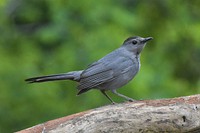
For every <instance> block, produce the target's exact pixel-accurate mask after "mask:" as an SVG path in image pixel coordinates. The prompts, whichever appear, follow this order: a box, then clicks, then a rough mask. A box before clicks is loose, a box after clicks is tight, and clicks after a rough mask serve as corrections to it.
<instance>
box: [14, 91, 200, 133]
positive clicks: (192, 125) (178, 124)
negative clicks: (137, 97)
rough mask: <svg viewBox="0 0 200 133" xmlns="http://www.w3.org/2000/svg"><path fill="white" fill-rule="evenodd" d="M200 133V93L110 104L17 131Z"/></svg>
mask: <svg viewBox="0 0 200 133" xmlns="http://www.w3.org/2000/svg"><path fill="white" fill-rule="evenodd" d="M41 132H43V133H163V132H167V133H184V132H185V133H200V95H192V96H185V97H179V98H173V99H159V100H143V101H136V102H126V103H119V104H114V105H107V106H103V107H99V108H96V109H92V110H88V111H85V112H80V113H77V114H73V115H70V116H66V117H63V118H58V119H55V120H51V121H48V122H45V123H43V124H39V125H36V126H34V127H31V128H28V129H25V130H22V131H19V132H17V133H41Z"/></svg>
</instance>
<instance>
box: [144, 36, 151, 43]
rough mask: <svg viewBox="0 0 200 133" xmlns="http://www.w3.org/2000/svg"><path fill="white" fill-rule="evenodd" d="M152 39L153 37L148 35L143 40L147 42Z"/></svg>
mask: <svg viewBox="0 0 200 133" xmlns="http://www.w3.org/2000/svg"><path fill="white" fill-rule="evenodd" d="M152 39H153V37H147V38H144V40H142V42H143V43H146V42H148V41H150V40H152Z"/></svg>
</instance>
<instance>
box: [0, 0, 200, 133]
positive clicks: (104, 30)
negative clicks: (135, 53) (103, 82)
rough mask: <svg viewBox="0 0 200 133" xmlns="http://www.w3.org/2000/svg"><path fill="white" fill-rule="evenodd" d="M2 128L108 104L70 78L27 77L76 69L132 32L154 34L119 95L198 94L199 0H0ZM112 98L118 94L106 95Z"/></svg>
mask: <svg viewBox="0 0 200 133" xmlns="http://www.w3.org/2000/svg"><path fill="white" fill-rule="evenodd" d="M0 10H1V12H0V118H1V119H0V132H1V133H5V132H13V131H18V130H21V129H24V128H27V127H30V126H33V125H36V124H39V123H43V122H45V121H48V120H51V119H56V118H59V117H63V116H66V115H69V114H73V113H76V112H80V111H84V110H88V109H91V108H96V107H100V106H103V105H106V104H110V103H109V101H108V100H107V99H106V98H105V97H104V96H103V95H102V94H101V93H99V92H98V91H95V90H93V91H89V92H88V93H86V94H83V95H81V96H79V97H76V93H77V90H76V83H74V82H72V81H67V82H66V81H59V82H51V83H50V82H49V83H42V84H31V85H28V84H26V83H25V82H24V79H25V78H28V77H32V76H40V75H47V74H55V73H63V72H68V71H72V70H80V69H84V68H86V67H87V65H88V64H90V63H92V62H93V61H95V60H97V59H99V58H101V57H103V56H104V55H106V54H107V53H109V52H111V51H112V50H114V49H116V48H118V47H119V46H120V45H121V44H122V42H123V41H124V40H125V39H126V38H127V37H129V36H134V35H139V36H142V37H147V36H152V37H153V38H154V40H153V41H151V42H149V43H148V45H147V46H146V48H145V49H144V51H143V53H142V56H141V64H142V66H141V70H140V72H139V74H138V75H137V76H136V78H135V79H134V80H133V82H131V83H129V84H128V85H126V86H124V87H123V88H122V89H120V90H119V92H121V93H123V94H125V95H128V96H130V97H133V98H135V99H157V98H170V97H177V96H183V95H190V94H196V93H200V67H199V66H200V1H199V0H190V1H189V0H101V1H96V0H0ZM110 95H111V96H112V97H113V99H114V100H115V101H117V102H122V101H123V99H121V98H119V97H116V96H114V95H112V94H110Z"/></svg>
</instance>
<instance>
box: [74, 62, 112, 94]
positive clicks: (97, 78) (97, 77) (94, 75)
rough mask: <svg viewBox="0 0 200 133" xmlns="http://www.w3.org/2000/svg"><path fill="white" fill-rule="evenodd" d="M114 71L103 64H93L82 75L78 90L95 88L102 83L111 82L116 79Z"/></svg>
mask: <svg viewBox="0 0 200 133" xmlns="http://www.w3.org/2000/svg"><path fill="white" fill-rule="evenodd" d="M113 73H114V71H113V70H112V69H111V68H110V67H109V66H107V65H106V64H104V63H102V62H95V63H93V64H91V65H90V66H89V67H88V68H87V69H86V70H85V71H83V73H82V74H81V79H80V82H79V83H80V84H79V85H78V90H84V89H90V88H94V87H96V86H98V85H100V84H102V83H105V82H107V81H110V80H112V79H113V78H114V75H113Z"/></svg>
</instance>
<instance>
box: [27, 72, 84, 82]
mask: <svg viewBox="0 0 200 133" xmlns="http://www.w3.org/2000/svg"><path fill="white" fill-rule="evenodd" d="M81 73H82V71H74V72H68V73H62V74H54V75H47V76H40V77H33V78H28V79H25V81H26V82H28V83H39V82H47V81H56V80H74V81H78V80H79V79H80V74H81Z"/></svg>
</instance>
